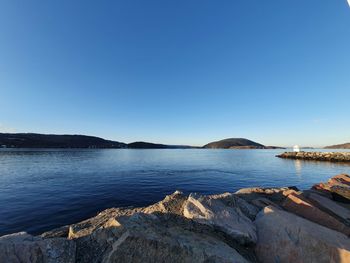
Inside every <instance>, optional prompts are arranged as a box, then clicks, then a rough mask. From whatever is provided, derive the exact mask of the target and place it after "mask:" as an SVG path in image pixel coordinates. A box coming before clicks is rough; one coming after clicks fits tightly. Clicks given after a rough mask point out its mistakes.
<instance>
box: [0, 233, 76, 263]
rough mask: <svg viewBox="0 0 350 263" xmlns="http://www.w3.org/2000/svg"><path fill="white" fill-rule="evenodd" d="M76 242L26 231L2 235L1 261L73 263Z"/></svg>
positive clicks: (5, 262) (17, 262) (7, 262)
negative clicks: (49, 237)
mask: <svg viewBox="0 0 350 263" xmlns="http://www.w3.org/2000/svg"><path fill="white" fill-rule="evenodd" d="M75 251H76V247H75V243H74V242H73V241H70V240H67V239H65V238H53V239H42V238H41V237H34V236H31V235H29V234H27V233H25V232H20V233H16V234H12V235H7V236H2V237H0V262H1V263H73V262H75Z"/></svg>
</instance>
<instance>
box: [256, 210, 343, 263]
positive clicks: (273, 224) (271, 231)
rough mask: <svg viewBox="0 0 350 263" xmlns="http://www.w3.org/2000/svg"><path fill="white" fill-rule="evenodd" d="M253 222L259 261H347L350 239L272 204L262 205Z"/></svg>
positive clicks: (314, 262)
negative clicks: (255, 230)
mask: <svg viewBox="0 0 350 263" xmlns="http://www.w3.org/2000/svg"><path fill="white" fill-rule="evenodd" d="M255 224H256V226H257V231H258V242H257V245H256V254H257V256H258V258H259V260H260V261H261V262H293V263H294V262H309V263H323V262H324V263H326V262H327V263H328V262H338V263H339V262H344V263H345V262H350V239H349V238H347V237H346V236H345V235H343V234H341V233H339V232H337V231H334V230H331V229H328V228H326V227H323V226H320V225H318V224H315V223H313V222H311V221H308V220H306V219H304V218H301V217H299V216H296V215H294V214H291V213H288V212H285V211H283V210H280V209H276V208H274V207H265V208H264V209H263V210H262V211H261V212H260V213H259V214H258V215H257V219H256V220H255Z"/></svg>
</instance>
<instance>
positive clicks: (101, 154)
mask: <svg viewBox="0 0 350 263" xmlns="http://www.w3.org/2000/svg"><path fill="white" fill-rule="evenodd" d="M282 151H284V150H204V149H186V150H182V149H179V150H175V149H171V150H166V149H162V150H129V149H107V150H97V149H96V150H95V149H94V150H76V149H74V150H73V149H72V150H70V149H68V150H67V149H63V150H52V149H40V150H36V149H0V235H2V234H7V233H12V232H17V231H28V232H30V233H40V232H42V231H45V230H48V229H51V228H54V227H58V226H61V225H66V224H70V223H74V222H78V221H80V220H83V219H85V218H87V217H90V216H94V215H95V214H96V213H97V212H98V211H101V210H103V209H105V208H108V207H118V206H130V205H131V206H143V205H147V204H151V203H153V202H156V201H158V200H160V199H162V198H163V197H164V195H166V194H169V193H172V192H174V191H175V190H182V191H183V192H185V193H189V192H200V193H203V194H212V193H221V192H233V191H236V190H238V189H239V188H243V187H251V186H264V187H267V186H290V185H295V186H297V187H299V188H302V189H305V188H309V187H310V186H311V185H312V184H314V183H317V182H320V181H325V180H327V179H328V178H329V177H330V176H333V175H335V174H338V173H349V172H350V165H349V164H339V163H326V162H310V161H300V160H285V159H279V158H276V157H275V155H276V154H278V153H280V152H282Z"/></svg>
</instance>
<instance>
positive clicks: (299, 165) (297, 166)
mask: <svg viewBox="0 0 350 263" xmlns="http://www.w3.org/2000/svg"><path fill="white" fill-rule="evenodd" d="M294 166H295V174H296V175H297V176H299V177H301V169H302V161H301V160H295V161H294Z"/></svg>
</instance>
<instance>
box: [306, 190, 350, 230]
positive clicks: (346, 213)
mask: <svg viewBox="0 0 350 263" xmlns="http://www.w3.org/2000/svg"><path fill="white" fill-rule="evenodd" d="M308 198H309V199H310V200H311V201H312V202H313V203H314V204H316V205H317V206H318V207H319V208H321V209H322V210H324V211H327V212H328V213H331V214H333V215H335V216H337V217H338V218H340V219H342V220H343V221H344V222H346V223H347V224H350V210H348V209H346V208H344V207H342V206H340V205H338V204H337V203H336V202H334V201H332V200H330V199H329V198H326V197H323V196H321V195H318V194H314V193H310V194H309V195H308Z"/></svg>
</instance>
